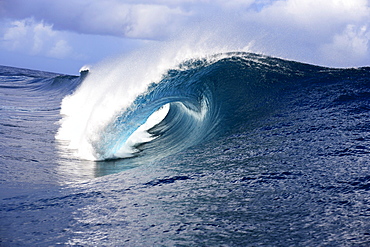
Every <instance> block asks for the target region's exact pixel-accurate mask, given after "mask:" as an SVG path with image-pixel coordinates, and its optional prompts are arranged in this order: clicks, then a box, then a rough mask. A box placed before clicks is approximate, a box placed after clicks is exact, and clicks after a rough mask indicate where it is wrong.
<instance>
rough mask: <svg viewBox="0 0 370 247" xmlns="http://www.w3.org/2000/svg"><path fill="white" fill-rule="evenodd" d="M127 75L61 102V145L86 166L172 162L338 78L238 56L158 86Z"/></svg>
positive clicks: (186, 66) (91, 79) (182, 70)
mask: <svg viewBox="0 0 370 247" xmlns="http://www.w3.org/2000/svg"><path fill="white" fill-rule="evenodd" d="M150 69H153V68H146V70H148V71H150ZM122 70H125V68H122ZM325 70H326V72H327V73H324V71H325ZM340 71H341V70H338V71H337V72H338V73H339V72H340ZM129 72H130V68H128V69H127V68H126V71H124V73H123V74H122V73H116V74H112V73H106V74H104V73H101V74H99V75H94V74H93V73H91V75H88V77H87V78H86V80H85V81H84V82H83V83H82V85H81V86H80V87H79V88H78V89H77V90H76V92H75V93H74V94H72V95H70V96H68V97H66V98H65V99H64V100H63V104H62V110H61V113H62V114H63V115H64V119H63V120H62V123H61V128H60V130H59V133H58V136H57V138H59V139H65V140H68V141H69V142H70V148H72V149H77V153H78V155H79V156H80V157H81V158H85V159H90V160H109V159H118V158H128V157H141V158H143V157H144V158H146V159H150V160H152V159H154V158H161V157H164V156H167V155H169V154H172V153H175V152H178V151H181V150H183V149H185V148H188V147H190V146H194V145H197V144H199V143H201V142H204V141H207V140H209V139H211V138H217V137H220V136H222V135H224V134H226V133H230V132H234V131H239V130H240V129H241V128H248V125H246V124H245V123H246V122H247V121H250V120H251V119H256V118H258V116H262V115H264V114H266V113H268V112H271V111H273V110H274V109H275V108H276V107H277V106H278V105H279V104H284V103H283V102H284V101H282V100H281V99H282V98H284V95H286V94H288V92H289V90H293V89H294V88H302V87H304V86H307V85H310V82H311V81H312V78H315V80H316V81H320V78H318V77H320V76H323V77H327V76H332V77H333V78H335V73H336V70H334V69H330V70H329V69H325V68H322V67H317V66H313V65H306V64H301V63H296V62H291V61H284V60H281V59H277V58H271V57H265V56H260V55H256V54H252V53H242V52H240V53H226V54H218V55H213V56H209V57H206V58H201V59H191V60H187V61H185V62H183V63H181V64H180V65H178V66H176V67H173V68H172V69H167V71H166V70H165V72H163V71H160V73H161V76H160V79H158V80H157V81H154V82H153V80H151V79H150V77H147V74H148V73H144V75H145V76H142V74H143V73H142V70H139V72H137V74H136V75H135V73H133V74H130V73H129ZM128 75H130V77H129V76H128ZM140 76H141V77H140ZM311 86H312V85H311ZM288 89H289V90H288ZM288 97H289V96H288Z"/></svg>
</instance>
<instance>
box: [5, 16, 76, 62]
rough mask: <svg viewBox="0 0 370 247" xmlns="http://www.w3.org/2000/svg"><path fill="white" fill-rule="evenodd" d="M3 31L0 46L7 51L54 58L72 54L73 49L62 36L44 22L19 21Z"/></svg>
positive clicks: (8, 25)
mask: <svg viewBox="0 0 370 247" xmlns="http://www.w3.org/2000/svg"><path fill="white" fill-rule="evenodd" d="M3 29H4V31H3V35H2V39H1V43H0V44H1V46H2V47H3V48H5V49H6V50H12V51H16V52H24V53H27V54H30V55H44V56H47V57H54V58H64V57H66V56H69V55H71V53H72V48H71V47H70V46H69V44H68V42H67V41H66V40H64V39H63V37H62V35H61V34H60V33H59V32H58V31H54V30H53V28H52V26H51V25H47V24H45V23H44V22H35V21H34V20H33V19H24V20H17V21H12V22H10V23H8V24H7V25H6V26H5V28H3Z"/></svg>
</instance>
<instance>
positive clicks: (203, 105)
mask: <svg viewBox="0 0 370 247" xmlns="http://www.w3.org/2000/svg"><path fill="white" fill-rule="evenodd" d="M89 76H91V77H90V78H89ZM92 78H93V74H91V75H87V77H86V78H85V76H83V77H76V76H64V75H57V74H52V73H46V72H39V71H30V70H24V69H17V68H9V67H0V102H1V103H0V140H1V142H0V166H1V170H0V172H1V177H0V179H1V185H0V186H1V187H0V189H1V194H0V199H1V206H0V223H1V224H0V225H1V228H0V239H1V242H0V243H1V244H0V245H1V246H58V245H61V246H68V245H77V246H369V245H370V220H369V219H370V162H369V161H370V120H369V113H370V69H369V68H357V69H331V68H323V67H316V66H311V65H306V64H301V63H296V62H291V61H284V60H280V59H275V58H270V57H262V56H258V55H255V54H244V53H240V54H229V55H227V56H222V57H219V58H217V59H213V60H202V59H200V60H191V61H187V62H184V64H182V65H181V66H179V67H177V68H175V69H170V70H169V71H168V72H166V73H165V74H164V75H163V76H162V79H161V80H159V81H157V82H154V83H152V84H149V85H150V86H149V88H148V89H147V90H145V91H144V92H142V93H140V94H139V96H137V97H136V99H135V100H134V101H133V102H132V103H131V105H130V106H129V107H127V108H124V109H122V110H121V111H115V115H114V116H113V117H112V118H111V119H110V121H108V122H107V123H106V124H105V125H104V126H103V128H100V127H99V128H98V129H99V131H98V132H93V133H94V135H91V136H89V138H90V139H89V138H86V139H88V140H90V142H89V144H90V145H91V147H92V148H91V153H92V154H93V155H95V157H96V158H97V159H99V160H100V161H89V160H84V159H81V158H78V157H77V156H75V155H74V150H73V149H69V148H67V145H68V142H67V141H62V140H60V138H57V139H56V136H58V131H60V129H61V128H64V129H65V130H69V127H61V126H62V125H63V122H61V120H63V119H65V118H66V116H65V115H63V114H61V111H62V112H64V107H65V105H62V108H63V109H62V108H61V102H62V100H63V99H64V98H65V97H66V96H67V95H69V96H68V97H70V99H71V101H72V100H73V99H76V98H78V97H79V96H78V95H79V94H81V93H82V92H84V91H86V90H87V88H88V89H89V90H92V91H93V90H94V89H95V88H96V87H98V86H94V85H93V83H92ZM81 83H82V84H81ZM122 83H124V82H122ZM79 85H82V86H79ZM102 93H104V97H102V99H103V98H105V97H107V98H109V97H111V94H112V93H111V92H109V91H104V92H102ZM76 102H79V104H85V103H83V102H82V103H81V101H76ZM101 102H102V101H101ZM75 104H76V105H75V107H73V108H76V109H77V108H79V107H80V106H79V105H78V104H77V103H75ZM86 104H89V102H87V103H86ZM102 104H103V102H102ZM163 105H167V106H169V111H168V114H167V116H166V117H165V118H164V119H163V120H162V121H161V122H160V123H159V124H157V125H155V126H153V127H151V128H150V129H149V130H148V131H149V132H150V134H152V135H153V136H154V137H155V139H153V140H152V141H149V142H146V143H141V142H135V143H134V146H135V147H134V149H133V150H134V151H133V153H132V157H131V158H126V159H112V158H117V156H118V153H119V152H118V151H117V150H119V149H120V148H122V146H124V145H125V144H124V143H125V141H127V138H128V137H127V136H129V135H127V133H133V132H134V130H135V129H136V128H137V127H138V126H140V125H141V124H142V123H143V122H145V120H146V118H147V117H148V116H149V115H150V114H152V113H153V112H155V111H156V110H157V109H159V108H160V107H161V106H163ZM95 106H96V107H98V105H95ZM66 112H67V113H68V111H66ZM91 116H92V113H91ZM90 119H92V118H91V117H90ZM89 128H90V127H89ZM89 128H88V129H89ZM72 129H73V128H72ZM85 132H86V133H85ZM85 132H84V133H85V135H87V136H88V135H89V133H91V132H88V131H85Z"/></svg>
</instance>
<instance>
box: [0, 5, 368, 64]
mask: <svg viewBox="0 0 370 247" xmlns="http://www.w3.org/2000/svg"><path fill="white" fill-rule="evenodd" d="M0 14H1V16H2V18H1V17H0V20H1V19H2V20H6V22H7V23H8V26H6V29H4V28H3V30H5V31H2V34H3V41H2V45H3V47H4V46H6V47H7V49H13V50H17V51H23V52H26V51H27V52H28V54H30V53H31V54H39V55H44V56H54V57H59V58H63V57H64V58H67V57H69V58H70V57H71V56H73V54H74V53H75V52H76V51H80V50H86V52H87V53H88V55H86V56H89V57H90V58H93V57H94V56H95V57H96V55H95V54H96V53H98V52H100V53H101V57H102V56H103V55H102V54H103V50H104V49H105V48H104V47H105V46H110V45H111V44H112V43H110V42H113V43H114V44H116V46H115V47H119V43H120V42H118V41H117V40H115V41H112V39H110V38H109V37H118V39H122V40H127V39H132V40H136V42H141V41H140V40H157V41H160V42H161V41H167V40H169V39H174V38H176V37H178V38H179V39H184V42H186V40H187V38H188V37H186V36H194V37H193V39H196V40H197V39H198V40H199V42H203V41H204V40H207V42H213V43H215V42H220V44H221V43H222V44H226V45H228V47H230V48H231V49H233V50H235V49H238V48H242V47H245V46H249V48H250V49H251V50H252V51H255V52H260V53H264V54H267V55H273V56H279V57H283V58H288V59H294V60H299V61H303V62H309V63H314V64H320V65H328V66H359V65H369V64H370V55H369V50H370V49H369V45H370V43H369V28H370V8H369V0H351V1H348V0H325V1H318V0H229V1H224V0H214V1H211V0H105V1H99V0H53V1H49V0H32V1H29V0H2V1H0ZM9 23H11V26H9ZM0 31H1V30H0ZM72 33H74V34H75V35H74V36H73V35H72ZM0 35H1V33H0ZM89 35H90V36H89ZM71 36H73V37H74V38H73V39H71ZM102 37H104V39H105V40H106V41H104V40H103V38H102ZM184 37H185V38H184ZM207 37H208V39H207ZM211 39H212V41H211ZM29 40H30V41H31V42H30V44H28V43H27V42H29ZM81 40H83V41H81ZM94 40H99V42H100V48H97V47H99V44H98V42H97V41H94ZM26 41H27V42H26ZM104 42H105V43H106V44H104ZM125 42H126V41H124V42H122V43H125ZM25 43H27V44H25ZM81 43H85V46H90V47H94V48H95V50H94V49H91V50H88V49H87V48H86V47H85V46H84V45H82V44H81ZM251 44H253V45H252V46H251ZM203 45H204V46H207V44H203ZM109 52H110V53H112V52H111V51H109ZM87 53H86V54H87ZM107 55H109V54H108V53H107Z"/></svg>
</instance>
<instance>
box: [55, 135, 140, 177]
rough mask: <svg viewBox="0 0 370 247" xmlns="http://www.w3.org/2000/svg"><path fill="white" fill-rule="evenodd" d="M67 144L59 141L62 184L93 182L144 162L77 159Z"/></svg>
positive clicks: (135, 160)
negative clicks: (92, 180)
mask: <svg viewBox="0 0 370 247" xmlns="http://www.w3.org/2000/svg"><path fill="white" fill-rule="evenodd" d="M64 145H66V143H63V142H61V141H58V155H59V159H58V164H59V166H58V168H57V169H58V173H59V175H60V176H59V177H60V183H61V184H70V183H75V182H82V181H87V180H91V179H94V178H97V177H101V176H105V175H110V174H114V173H118V172H122V171H126V170H129V169H132V168H135V167H138V166H140V165H141V164H142V162H141V163H140V162H138V160H137V159H135V158H128V159H116V160H107V161H90V160H82V159H78V158H75V156H74V154H73V152H72V151H71V150H69V149H67V148H64Z"/></svg>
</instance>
